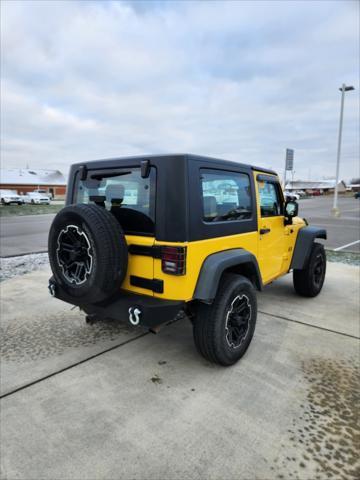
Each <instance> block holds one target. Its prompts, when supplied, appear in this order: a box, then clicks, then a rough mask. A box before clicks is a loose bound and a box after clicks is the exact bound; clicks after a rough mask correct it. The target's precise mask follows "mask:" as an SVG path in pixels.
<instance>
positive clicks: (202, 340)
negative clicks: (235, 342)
mask: <svg viewBox="0 0 360 480" xmlns="http://www.w3.org/2000/svg"><path fill="white" fill-rule="evenodd" d="M237 298H240V299H243V300H244V299H245V300H246V302H247V305H250V317H249V324H248V329H247V331H246V334H245V335H244V339H243V341H242V342H241V344H240V345H239V346H237V347H236V348H235V347H234V346H233V347H231V346H230V345H229V342H228V338H227V334H228V331H227V329H226V325H227V321H228V320H227V319H228V314H229V312H230V311H231V309H232V305H233V302H234V301H235V300H236V299H237ZM256 317H257V301H256V292H255V289H254V286H253V284H252V283H251V282H250V281H249V280H248V279H247V278H246V277H243V276H242V275H235V274H225V275H224V276H223V277H222V279H221V281H220V287H219V290H218V292H217V294H216V297H215V299H214V301H213V303H212V304H211V305H207V304H204V303H198V305H197V308H196V314H195V318H194V322H193V333H194V341H195V345H196V348H197V350H198V352H199V353H200V354H201V355H202V356H203V357H205V358H206V359H207V360H209V361H210V362H213V363H217V364H219V365H223V366H229V365H233V364H234V363H236V362H237V361H238V360H239V359H240V358H241V357H242V356H243V355H244V353H245V352H246V350H247V348H248V346H249V345H250V342H251V339H252V337H253V335H254V331H255V325H256Z"/></svg>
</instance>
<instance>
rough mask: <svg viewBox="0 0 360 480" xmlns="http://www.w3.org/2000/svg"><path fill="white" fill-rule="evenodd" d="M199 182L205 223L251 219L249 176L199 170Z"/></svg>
mask: <svg viewBox="0 0 360 480" xmlns="http://www.w3.org/2000/svg"><path fill="white" fill-rule="evenodd" d="M200 180H201V195H202V204H203V220H204V221H205V222H223V221H229V222H231V221H239V220H248V219H250V218H251V217H252V200H251V187H250V178H249V175H247V174H246V173H238V172H227V171H216V170H208V169H200Z"/></svg>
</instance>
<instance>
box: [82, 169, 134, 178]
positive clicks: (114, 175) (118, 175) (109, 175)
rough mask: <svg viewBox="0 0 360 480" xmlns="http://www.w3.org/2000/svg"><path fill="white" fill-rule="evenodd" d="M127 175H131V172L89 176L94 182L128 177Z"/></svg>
mask: <svg viewBox="0 0 360 480" xmlns="http://www.w3.org/2000/svg"><path fill="white" fill-rule="evenodd" d="M129 173H131V170H129V171H128V172H109V173H94V174H93V175H90V178H93V179H94V180H102V179H103V178H111V177H121V176H122V175H129Z"/></svg>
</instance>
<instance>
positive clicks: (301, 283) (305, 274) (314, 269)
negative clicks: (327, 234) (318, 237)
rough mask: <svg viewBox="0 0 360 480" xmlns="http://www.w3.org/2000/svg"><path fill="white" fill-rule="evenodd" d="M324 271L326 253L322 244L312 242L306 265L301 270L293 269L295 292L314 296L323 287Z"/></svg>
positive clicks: (305, 295)
mask: <svg viewBox="0 0 360 480" xmlns="http://www.w3.org/2000/svg"><path fill="white" fill-rule="evenodd" d="M320 269H321V271H320ZM325 273H326V253H325V249H324V246H323V245H321V244H320V243H314V244H313V246H312V249H311V253H310V258H309V261H308V263H307V265H306V267H305V268H304V269H303V270H294V272H293V283H294V288H295V291H296V293H298V294H299V295H301V296H303V297H316V295H318V294H319V293H320V291H321V289H322V287H323V284H324V280H325Z"/></svg>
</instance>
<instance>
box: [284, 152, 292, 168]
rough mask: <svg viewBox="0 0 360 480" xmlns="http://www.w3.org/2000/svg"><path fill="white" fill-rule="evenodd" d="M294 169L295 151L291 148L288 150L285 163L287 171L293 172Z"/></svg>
mask: <svg viewBox="0 0 360 480" xmlns="http://www.w3.org/2000/svg"><path fill="white" fill-rule="evenodd" d="M293 169H294V150H292V149H291V148H287V149H286V162H285V170H290V171H291V170H293Z"/></svg>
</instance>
